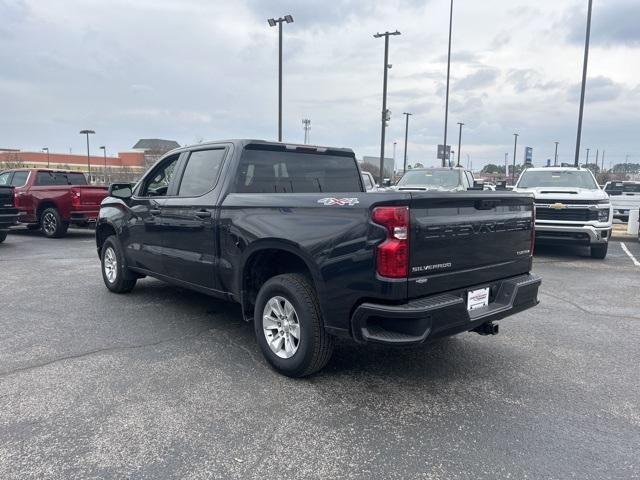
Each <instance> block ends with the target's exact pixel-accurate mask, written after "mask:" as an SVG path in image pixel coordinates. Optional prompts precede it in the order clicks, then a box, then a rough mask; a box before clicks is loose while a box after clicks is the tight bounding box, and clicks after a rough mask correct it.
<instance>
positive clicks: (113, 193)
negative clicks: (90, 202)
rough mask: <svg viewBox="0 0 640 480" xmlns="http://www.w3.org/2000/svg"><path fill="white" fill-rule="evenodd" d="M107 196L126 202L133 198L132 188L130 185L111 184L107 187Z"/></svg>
mask: <svg viewBox="0 0 640 480" xmlns="http://www.w3.org/2000/svg"><path fill="white" fill-rule="evenodd" d="M109 196H110V197H115V198H119V199H121V200H128V199H130V198H131V197H132V196H133V187H132V185H131V184H130V183H112V184H111V185H110V186H109Z"/></svg>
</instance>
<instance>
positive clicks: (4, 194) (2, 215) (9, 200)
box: [0, 185, 18, 243]
mask: <svg viewBox="0 0 640 480" xmlns="http://www.w3.org/2000/svg"><path fill="white" fill-rule="evenodd" d="M14 202H15V198H14V195H13V187H12V186H9V185H0V243H2V242H4V241H5V240H6V239H7V233H8V232H9V227H10V226H12V225H15V224H16V222H17V221H18V209H17V208H15V207H14Z"/></svg>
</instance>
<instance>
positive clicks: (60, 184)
mask: <svg viewBox="0 0 640 480" xmlns="http://www.w3.org/2000/svg"><path fill="white" fill-rule="evenodd" d="M3 181H4V182H6V183H8V184H10V185H13V186H14V187H15V198H16V208H18V210H19V211H20V217H19V221H20V222H21V223H26V224H27V227H28V228H30V229H34V230H35V229H41V230H42V233H44V235H45V236H47V237H50V238H60V237H64V236H65V234H66V233H67V229H68V228H69V225H71V224H73V225H77V226H87V225H90V224H93V223H95V221H96V217H97V216H98V210H99V209H100V202H101V201H102V200H103V199H104V198H105V197H106V196H107V191H108V190H107V187H101V186H96V185H89V184H88V183H87V179H86V177H85V176H84V174H83V173H81V172H70V171H63V170H48V169H37V168H31V169H26V168H21V169H16V170H7V171H4V172H2V173H0V183H1V182H3Z"/></svg>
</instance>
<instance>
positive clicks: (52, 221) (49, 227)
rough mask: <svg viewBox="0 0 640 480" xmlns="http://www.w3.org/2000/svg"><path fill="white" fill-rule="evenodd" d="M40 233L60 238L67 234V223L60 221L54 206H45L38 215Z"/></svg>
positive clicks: (48, 236)
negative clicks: (40, 227)
mask: <svg viewBox="0 0 640 480" xmlns="http://www.w3.org/2000/svg"><path fill="white" fill-rule="evenodd" d="M40 225H41V226H42V233H44V236H45V237H47V238H62V237H64V236H65V235H66V234H67V229H68V228H69V224H68V223H66V222H63V221H62V218H61V217H60V213H59V212H58V210H57V209H56V208H53V207H50V208H45V209H44V211H43V212H42V214H41V215H40Z"/></svg>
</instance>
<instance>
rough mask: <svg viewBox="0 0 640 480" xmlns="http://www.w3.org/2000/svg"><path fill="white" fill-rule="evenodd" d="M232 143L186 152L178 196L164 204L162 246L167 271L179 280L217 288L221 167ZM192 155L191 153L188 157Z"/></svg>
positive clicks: (168, 199)
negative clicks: (217, 219) (217, 209)
mask: <svg viewBox="0 0 640 480" xmlns="http://www.w3.org/2000/svg"><path fill="white" fill-rule="evenodd" d="M229 148H230V147H229V146H228V145H219V146H208V147H207V148H204V149H198V150H194V151H191V152H188V153H187V154H185V156H186V158H185V159H184V167H183V168H181V169H180V170H181V173H180V178H179V180H177V183H178V186H177V190H176V193H175V195H174V196H172V197H171V198H167V200H166V201H165V203H164V205H163V206H162V220H161V221H162V230H163V234H162V249H163V262H164V268H165V271H166V274H167V275H169V276H170V277H172V278H175V279H176V280H180V281H183V282H187V283H189V284H192V285H196V286H199V287H204V288H207V289H214V290H215V289H216V288H217V285H216V283H217V282H216V278H217V277H216V274H215V267H216V259H217V255H216V251H217V231H216V205H217V202H218V197H219V190H220V186H219V183H221V182H219V181H218V178H219V176H220V170H221V168H222V164H223V161H224V159H225V157H226V155H227V154H228V152H229ZM187 155H188V156H187Z"/></svg>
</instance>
